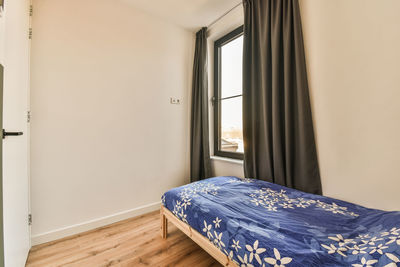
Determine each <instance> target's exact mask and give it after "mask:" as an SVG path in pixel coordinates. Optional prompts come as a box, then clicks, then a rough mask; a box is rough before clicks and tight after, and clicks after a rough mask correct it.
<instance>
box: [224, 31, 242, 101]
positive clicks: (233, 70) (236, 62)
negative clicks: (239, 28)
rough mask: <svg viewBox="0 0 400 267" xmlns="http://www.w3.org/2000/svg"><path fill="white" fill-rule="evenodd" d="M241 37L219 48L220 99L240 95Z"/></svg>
mask: <svg viewBox="0 0 400 267" xmlns="http://www.w3.org/2000/svg"><path fill="white" fill-rule="evenodd" d="M242 58H243V36H240V37H238V38H236V39H235V40H233V41H231V42H229V43H227V44H226V45H224V46H222V47H221V98H224V97H229V96H234V95H241V94H242V64H243V61H242Z"/></svg>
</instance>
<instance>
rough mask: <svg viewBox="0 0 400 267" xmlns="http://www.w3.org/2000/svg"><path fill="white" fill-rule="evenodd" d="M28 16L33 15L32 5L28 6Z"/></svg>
mask: <svg viewBox="0 0 400 267" xmlns="http://www.w3.org/2000/svg"><path fill="white" fill-rule="evenodd" d="M29 16H30V17H32V16H33V5H30V6H29Z"/></svg>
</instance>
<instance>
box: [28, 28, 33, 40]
mask: <svg viewBox="0 0 400 267" xmlns="http://www.w3.org/2000/svg"><path fill="white" fill-rule="evenodd" d="M32 35H33V32H32V28H29V34H28V37H29V39H32Z"/></svg>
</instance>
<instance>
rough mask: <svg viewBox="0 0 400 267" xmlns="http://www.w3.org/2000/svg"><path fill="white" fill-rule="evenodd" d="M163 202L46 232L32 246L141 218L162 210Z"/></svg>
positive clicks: (37, 237)
mask: <svg viewBox="0 0 400 267" xmlns="http://www.w3.org/2000/svg"><path fill="white" fill-rule="evenodd" d="M160 205H161V202H155V203H151V204H147V205H143V206H140V207H137V208H134V209H131V210H127V211H122V212H118V213H115V214H112V215H109V216H105V217H102V218H97V219H94V220H90V221H86V222H83V223H79V224H75V225H71V226H67V227H63V228H60V229H57V230H53V231H49V232H45V233H42V234H37V235H34V236H32V237H31V239H32V246H34V245H39V244H43V243H46V242H50V241H53V240H57V239H60V238H63V237H67V236H70V235H75V234H79V233H82V232H86V231H89V230H93V229H96V228H99V227H102V226H105V225H108V224H112V223H115V222H118V221H122V220H125V219H129V218H132V217H136V216H140V215H142V214H145V213H148V212H152V211H155V210H157V209H159V208H160Z"/></svg>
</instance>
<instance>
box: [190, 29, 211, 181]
mask: <svg viewBox="0 0 400 267" xmlns="http://www.w3.org/2000/svg"><path fill="white" fill-rule="evenodd" d="M206 34H207V28H202V29H201V30H200V31H198V32H197V33H196V47H195V55H194V65H193V84H192V111H191V127H190V128H191V133H190V179H191V182H195V181H198V180H202V179H205V178H208V177H210V176H211V160H210V144H209V142H210V141H209V126H208V70H207V68H208V64H207V36H206Z"/></svg>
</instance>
